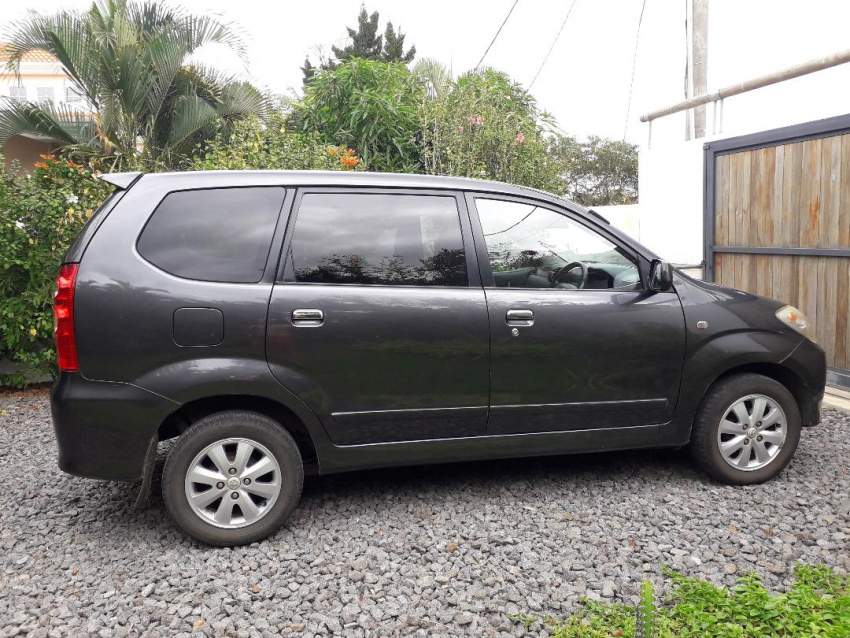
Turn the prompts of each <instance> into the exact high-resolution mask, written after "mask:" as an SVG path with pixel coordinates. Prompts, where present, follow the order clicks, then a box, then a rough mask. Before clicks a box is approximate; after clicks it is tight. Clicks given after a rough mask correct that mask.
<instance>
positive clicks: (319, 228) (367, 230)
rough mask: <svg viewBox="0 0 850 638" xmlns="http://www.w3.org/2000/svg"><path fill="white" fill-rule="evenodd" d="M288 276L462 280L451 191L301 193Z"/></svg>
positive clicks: (433, 282) (343, 280) (429, 282)
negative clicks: (444, 194)
mask: <svg viewBox="0 0 850 638" xmlns="http://www.w3.org/2000/svg"><path fill="white" fill-rule="evenodd" d="M286 279H287V281H299V282H321V283H339V284H390V285H393V284H395V285H417V286H465V285H466V283H467V279H466V258H465V256H464V252H463V241H462V238H461V233H460V220H459V218H458V209H457V204H456V202H455V199H454V197H444V196H439V195H378V194H365V193H360V194H358V193H313V194H307V195H305V196H304V198H303V199H302V200H301V206H300V208H299V210H298V217H297V219H296V222H295V231H294V235H293V238H292V245H291V247H290V252H289V255H288V256H287V262H286Z"/></svg>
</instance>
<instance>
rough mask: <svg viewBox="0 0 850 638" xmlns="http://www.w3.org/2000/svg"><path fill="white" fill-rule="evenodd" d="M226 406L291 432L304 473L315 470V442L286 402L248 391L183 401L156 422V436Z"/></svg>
mask: <svg viewBox="0 0 850 638" xmlns="http://www.w3.org/2000/svg"><path fill="white" fill-rule="evenodd" d="M227 410H249V411H251V412H257V413H258V414H262V415H264V416H267V417H269V418H270V419H272V420H274V421H275V422H277V423H279V424H280V426H281V427H282V428H284V429H285V430H286V431H287V432H289V433H290V434H291V435H292V438H293V439H295V443H296V444H297V445H298V450H299V452H300V453H301V458H302V461H303V463H304V470H305V472H306V473H313V474H315V473H318V471H319V453H318V449H317V442H316V441H315V440H314V437H313V436H312V434H311V433H310V429H309V428H308V427H307V425H306V424H305V423H304V421H303V420H302V419H301V417H299V416H298V414H296V412H295V411H294V410H292V409H291V408H290V407H288V406H287V405H285V404H283V403H281V402H280V401H276V400H274V399H270V398H268V397H264V396H259V395H252V394H219V395H211V396H205V397H201V398H197V399H194V400H192V401H187V402H186V403H184V404H182V405H181V406H180V407H179V408H177V409H176V410H174V411H173V412H172V413H171V414H169V415H168V416H167V417H165V419H163V420H162V422H161V423H160V424H159V428H158V430H157V433H158V436H159V440H160V441H165V440H167V439H171V438H174V437H177V436H180V435H181V434H182V433H183V432H185V431H186V430H188V429H189V428H190V427H191V426H192V424H193V423H195V422H197V421H198V420H199V419H202V418H204V417H205V416H208V415H210V414H214V413H216V412H224V411H227Z"/></svg>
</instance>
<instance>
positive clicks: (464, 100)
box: [417, 65, 563, 193]
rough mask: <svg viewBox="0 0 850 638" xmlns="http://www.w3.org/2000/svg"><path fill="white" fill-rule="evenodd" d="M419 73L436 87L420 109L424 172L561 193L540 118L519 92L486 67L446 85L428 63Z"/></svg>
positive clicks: (523, 92) (531, 102)
mask: <svg viewBox="0 0 850 638" xmlns="http://www.w3.org/2000/svg"><path fill="white" fill-rule="evenodd" d="M417 68H418V65H417ZM425 70H427V71H430V76H431V77H432V78H435V79H434V80H433V81H435V82H436V83H437V84H438V85H439V86H442V89H440V90H439V91H432V92H431V94H432V95H433V96H434V97H433V99H431V100H428V101H427V102H426V103H425V105H424V107H423V109H422V111H421V117H422V119H421V124H422V134H421V138H422V144H423V146H424V148H423V151H422V153H423V161H424V165H425V171H426V172H427V173H432V174H436V175H461V176H465V177H477V178H483V179H495V180H500V181H504V182H511V183H514V184H522V185H524V186H531V187H535V188H541V189H544V190H549V191H553V192H556V193H558V192H562V191H563V180H562V179H561V176H560V174H559V166H558V163H557V162H556V161H555V160H554V158H553V157H552V155H551V154H550V153H549V152H548V133H547V130H546V127H545V126H544V125H545V124H546V123H547V119H546V116H545V115H544V114H543V113H541V112H540V111H539V109H538V108H537V104H536V102H535V101H534V98H533V97H532V96H531V95H530V94H529V93H528V92H527V91H526V90H525V89H523V88H522V87H521V86H520V85H519V84H517V83H515V82H513V81H512V80H511V79H510V78H509V77H508V76H507V75H506V74H504V73H501V72H498V71H494V70H492V69H485V70H483V71H480V72H472V73H467V74H466V75H463V76H461V77H460V78H459V79H458V80H457V82H456V83H451V82H449V83H446V81H445V77H446V74H445V73H444V72H441V71H440V70H439V68H436V67H434V66H433V65H429V67H428V69H423V71H425Z"/></svg>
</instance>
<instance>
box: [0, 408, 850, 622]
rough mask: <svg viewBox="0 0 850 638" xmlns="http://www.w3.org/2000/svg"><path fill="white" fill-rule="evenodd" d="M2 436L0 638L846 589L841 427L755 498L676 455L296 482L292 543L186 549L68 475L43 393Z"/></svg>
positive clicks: (845, 433) (169, 528)
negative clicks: (819, 566)
mask: <svg viewBox="0 0 850 638" xmlns="http://www.w3.org/2000/svg"><path fill="white" fill-rule="evenodd" d="M0 425H2V427H0V484H2V485H3V486H4V487H5V489H3V490H2V491H0V512H2V518H0V552H2V556H0V636H13V635H16V634H30V635H33V636H44V635H50V636H53V635H56V636H59V635H66V634H70V635H81V634H88V635H95V634H100V635H102V636H111V635H115V636H120V635H128V634H130V635H137V634H140V633H148V634H150V635H161V636H172V635H180V634H183V635H190V634H191V633H192V632H193V631H195V632H196V635H200V634H201V632H203V633H205V634H207V635H228V636H229V635H238V636H259V635H262V636H266V635H280V634H283V635H317V634H318V635H328V634H345V635H353V636H364V635H406V634H418V635H449V636H455V635H460V634H469V635H477V636H482V635H483V636H489V635H501V634H504V635H522V634H523V633H524V631H525V630H524V628H523V627H522V626H521V625H519V624H517V623H515V622H513V621H512V620H511V619H510V617H509V616H510V615H511V614H514V613H517V612H522V613H530V614H535V615H538V616H541V617H542V616H546V615H548V614H551V615H555V616H563V615H564V614H565V613H566V612H568V611H569V610H570V609H573V608H574V607H575V605H576V604H577V601H578V599H579V598H580V597H581V596H582V595H587V596H591V597H605V598H608V599H613V600H632V599H633V598H634V596H635V594H636V592H637V588H638V586H639V583H640V581H641V580H642V579H645V578H652V579H653V580H655V581H656V582H658V581H659V577H660V566H661V565H662V564H667V565H671V566H673V567H674V568H677V569H680V570H683V571H685V572H686V573H688V574H692V575H699V576H704V577H708V578H710V579H711V580H712V581H715V582H717V583H725V584H727V585H730V584H732V583H733V582H734V580H735V576H736V575H739V574H741V573H743V572H747V571H751V570H755V571H757V572H758V573H759V574H761V575H762V576H763V577H764V579H765V581H766V582H767V584H768V585H769V586H770V587H772V588H776V589H781V588H783V587H784V586H786V585H787V584H788V581H789V579H790V576H791V568H792V566H793V564H794V563H795V562H797V561H805V562H824V563H827V564H829V565H832V566H835V567H836V568H838V569H839V570H840V571H842V572H846V571H850V461H848V459H850V416H846V415H843V414H839V413H837V412H826V413H825V419H824V423H823V424H822V425H821V426H819V427H817V428H814V429H809V430H805V431H804V432H803V440H802V442H801V445H800V449H799V450H798V452H797V456H796V458H795V460H794V461H793V462H792V464H791V466H790V467H789V468H788V469H787V470H786V471H785V472H784V473H783V475H782V476H781V477H780V478H779V479H777V480H774V481H772V482H770V483H768V484H766V485H763V486H756V487H750V488H732V487H723V486H719V485H715V484H712V483H710V482H708V481H706V480H705V479H704V478H703V477H702V476H701V475H699V474H697V473H696V472H695V471H694V470H693V469H692V467H691V465H690V463H689V461H688V458H687V456H686V455H685V454H684V453H682V452H673V451H659V452H640V453H628V454H605V455H593V456H581V457H558V458H547V459H542V460H541V459H531V460H517V461H500V462H486V463H470V464H465V465H456V466H437V467H427V468H422V467H419V468H409V469H398V470H395V469H394V470H381V471H371V472H358V473H354V474H348V475H340V476H330V477H319V478H313V479H308V480H307V483H306V486H305V493H304V498H303V501H302V504H301V506H300V508H299V509H298V510H296V512H295V515H294V516H293V518H292V520H291V521H290V522H289V524H288V526H287V527H286V528H284V529H282V530H281V531H280V532H279V533H277V534H276V535H275V536H274V537H272V538H271V539H269V540H267V541H265V542H262V543H258V544H254V545H252V546H250V547H243V548H236V549H209V548H205V547H201V546H199V545H197V544H195V543H193V542H191V541H189V540H187V539H186V538H185V537H184V536H182V535H181V534H180V533H179V532H178V531H177V529H176V528H175V527H174V526H173V525H172V523H171V522H170V521H169V519H168V517H167V515H166V513H165V509H164V507H163V505H162V501H161V500H160V499H159V498H158V497H155V498H154V499H153V502H152V503H151V506H150V507H149V508H148V509H147V510H145V511H142V512H135V511H133V509H132V507H131V505H132V502H133V499H134V496H135V493H134V491H133V489H132V486H130V485H126V484H110V483H103V482H98V481H89V480H84V479H78V478H74V477H70V476H66V475H64V474H62V473H61V472H60V471H59V470H58V469H57V468H56V459H55V447H54V442H53V432H52V426H51V423H50V417H49V408H48V402H47V397H46V394H45V393H44V392H43V391H38V392H25V393H14V394H2V395H0ZM161 453H162V451H161ZM531 633H541V634H543V633H545V629H544V628H543V625H542V624H541V623H538V624H537V625H535V626H534V627H532V628H531Z"/></svg>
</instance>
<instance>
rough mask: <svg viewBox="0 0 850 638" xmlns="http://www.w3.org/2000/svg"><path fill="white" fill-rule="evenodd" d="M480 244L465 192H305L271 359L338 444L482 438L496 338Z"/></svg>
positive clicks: (275, 300) (295, 215)
mask: <svg viewBox="0 0 850 638" xmlns="http://www.w3.org/2000/svg"><path fill="white" fill-rule="evenodd" d="M472 246H473V242H472V235H471V228H470V223H469V216H468V214H467V211H466V207H465V202H464V199H463V197H462V195H460V194H457V193H451V192H445V191H417V190H413V191H400V190H393V191H381V190H375V189H347V190H340V189H303V190H301V191H299V193H298V195H297V196H296V203H295V206H294V210H293V212H292V214H291V216H290V220H289V224H288V227H287V237H286V239H285V242H284V248H283V259H282V266H281V269H280V270H281V273H280V275H279V277H278V279H279V281H278V282H277V283H276V285H275V286H274V289H273V292H272V297H271V302H270V305H269V318H268V333H267V334H268V336H267V357H268V360H269V364H270V366H271V369H272V372H273V373H274V374H275V376H276V377H277V379H278V380H279V381H280V382H281V383H282V384H283V385H285V386H286V387H287V388H288V389H289V390H291V391H293V392H295V393H296V394H297V395H299V396H300V397H301V398H302V399H303V400H304V401H305V402H306V403H307V404H308V405H309V406H310V407H311V408H312V409H313V410H314V412H315V413H316V414H317V415H318V416H319V418H320V419H321V420H322V423H323V425H324V426H325V428H326V430H327V432H328V435H329V436H330V438H331V440H332V441H333V442H334V443H336V444H339V445H353V444H361V443H375V442H386V441H405V440H406V441H410V440H420V439H434V438H447V437H464V436H474V435H480V434H484V431H485V424H486V418H487V404H488V398H489V339H490V336H489V329H488V316H487V306H486V301H485V296H484V291H483V289H482V287H481V283H480V276H479V271H478V264H477V261H476V259H475V251H474V249H472V248H471V247H472Z"/></svg>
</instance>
